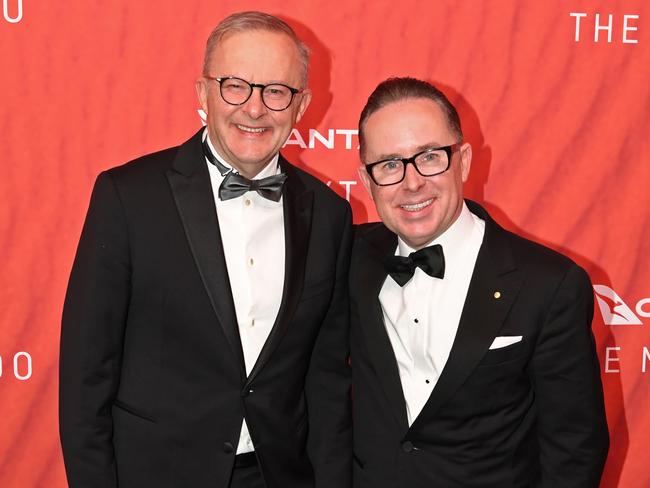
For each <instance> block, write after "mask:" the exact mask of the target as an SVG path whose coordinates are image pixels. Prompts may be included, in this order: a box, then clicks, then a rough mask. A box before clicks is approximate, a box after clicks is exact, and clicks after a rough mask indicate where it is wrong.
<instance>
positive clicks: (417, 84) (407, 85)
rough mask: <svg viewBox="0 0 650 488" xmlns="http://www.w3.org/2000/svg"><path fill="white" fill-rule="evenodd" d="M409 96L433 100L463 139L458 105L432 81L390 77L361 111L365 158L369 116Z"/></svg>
mask: <svg viewBox="0 0 650 488" xmlns="http://www.w3.org/2000/svg"><path fill="white" fill-rule="evenodd" d="M408 98H428V99H430V100H433V101H434V102H436V103H437V104H438V106H440V108H441V109H442V111H443V113H444V114H445V117H446V119H447V124H448V125H449V129H451V131H452V132H453V133H454V135H456V136H458V138H459V139H460V140H462V139H463V131H462V130H461V127H460V117H459V116H458V112H457V111H456V107H454V106H453V105H452V103H451V102H450V101H449V99H448V98H447V97H446V96H445V94H444V93H442V92H441V91H440V90H438V89H437V88H436V87H435V86H433V85H432V84H431V83H429V82H426V81H422V80H418V79H416V78H409V77H404V78H388V79H387V80H384V81H382V82H381V83H379V85H377V88H375V90H374V91H373V92H372V93H371V94H370V96H369V97H368V101H367V102H366V105H365V107H363V110H362V111H361V116H360V117H359V151H360V154H361V158H362V159H363V157H364V154H365V142H366V141H365V136H364V134H363V128H364V126H365V123H366V121H367V120H368V117H370V116H371V115H372V114H373V113H375V112H376V111H377V110H379V109H380V108H382V107H385V106H386V105H388V104H390V103H393V102H399V101H401V100H406V99H408Z"/></svg>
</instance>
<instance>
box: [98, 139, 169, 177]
mask: <svg viewBox="0 0 650 488" xmlns="http://www.w3.org/2000/svg"><path fill="white" fill-rule="evenodd" d="M179 147H180V146H175V147H170V148H167V149H163V150H161V151H156V152H154V153H150V154H145V155H144V156H140V157H138V158H136V159H133V160H131V161H129V162H127V163H124V164H121V165H119V166H115V167H113V168H111V169H109V170H107V171H106V172H107V173H109V174H110V175H111V176H113V177H116V178H120V179H121V178H132V177H135V178H137V177H138V175H142V176H150V175H152V174H153V173H164V172H165V171H167V170H168V169H169V168H170V167H171V164H172V162H173V161H174V158H175V157H176V154H177V152H178V148H179Z"/></svg>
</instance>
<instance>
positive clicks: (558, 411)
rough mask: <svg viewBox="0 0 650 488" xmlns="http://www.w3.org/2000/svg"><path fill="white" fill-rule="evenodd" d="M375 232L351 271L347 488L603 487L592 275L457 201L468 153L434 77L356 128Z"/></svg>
mask: <svg viewBox="0 0 650 488" xmlns="http://www.w3.org/2000/svg"><path fill="white" fill-rule="evenodd" d="M359 137H360V150H361V159H362V161H363V163H364V165H363V166H362V167H361V169H360V171H359V173H360V176H361V179H362V181H363V183H364V186H365V187H366V189H367V190H368V191H369V193H370V196H371V198H372V200H373V201H374V203H375V205H376V207H377V211H378V214H379V216H380V217H381V219H382V221H383V223H374V224H366V225H364V226H361V227H360V228H359V229H358V233H357V236H356V238H355V243H354V247H353V251H352V261H351V266H350V293H351V303H350V306H351V358H352V377H353V385H354V405H353V426H354V434H353V437H354V460H355V463H354V464H355V466H354V469H353V472H354V476H353V479H354V486H355V487H356V488H403V487H410V488H418V487H422V488H425V487H426V488H431V487H444V488H453V487H459V488H460V487H462V488H468V487H481V488H490V487H493V488H506V487H513V488H514V487H552V488H559V487H562V488H568V487H592V488H595V487H597V486H598V482H599V479H600V476H601V472H602V469H603V464H604V461H605V457H606V453H607V449H608V433H607V425H606V420H605V411H604V405H603V391H602V385H601V381H600V376H599V367H598V359H597V357H596V352H595V348H594V339H593V336H592V333H591V319H592V315H593V295H592V290H591V285H590V282H589V277H588V276H587V274H586V273H585V271H584V270H583V269H582V268H580V267H579V266H577V265H576V264H575V263H573V262H572V261H571V260H570V259H568V258H566V257H565V256H562V255H560V254H558V253H556V252H554V251H552V250H550V249H548V248H546V247H543V246H540V245H538V244H535V243H533V242H531V241H528V240H525V239H523V238H521V237H518V236H516V235H514V234H512V233H510V232H507V231H506V230H504V229H503V228H501V227H499V225H498V224H497V223H496V222H494V220H492V219H491V218H490V216H489V215H488V214H487V212H486V211H485V210H484V209H483V208H481V207H480V206H479V205H477V204H476V203H473V202H471V201H469V200H463V196H462V185H463V182H464V181H465V180H466V179H467V176H468V174H469V169H470V163H471V158H472V150H471V147H470V145H469V144H468V143H466V142H463V138H462V132H461V127H460V121H459V118H458V114H457V113H456V110H455V108H454V107H453V106H452V105H451V104H450V103H449V101H448V100H447V99H446V98H445V96H444V95H443V94H442V93H441V92H440V91H438V90H437V89H436V88H435V87H433V86H432V85H430V84H429V83H426V82H423V81H419V80H415V79H412V78H393V79H389V80H387V81H385V82H383V83H381V84H380V85H379V86H378V87H377V88H376V90H375V91H374V92H373V94H372V95H371V96H370V98H369V99H368V102H367V104H366V107H365V108H364V110H363V112H362V114H361V119H360V122H359Z"/></svg>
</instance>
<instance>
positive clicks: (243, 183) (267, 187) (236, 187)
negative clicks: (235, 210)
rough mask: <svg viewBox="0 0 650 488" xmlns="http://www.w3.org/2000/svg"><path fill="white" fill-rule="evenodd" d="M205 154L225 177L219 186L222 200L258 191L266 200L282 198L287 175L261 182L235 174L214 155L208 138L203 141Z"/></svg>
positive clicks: (270, 177)
mask: <svg viewBox="0 0 650 488" xmlns="http://www.w3.org/2000/svg"><path fill="white" fill-rule="evenodd" d="M203 154H204V155H205V157H206V158H208V161H210V162H211V163H212V164H214V165H215V166H216V167H217V170H218V171H219V173H221V176H224V179H223V181H222V182H221V185H220V186H219V198H220V199H221V200H230V199H231V198H237V197H238V196H240V195H243V194H244V193H246V192H248V191H256V192H257V193H259V194H260V195H261V196H263V197H264V198H267V199H268V200H273V201H274V202H277V201H279V200H280V197H281V196H282V188H283V187H284V182H285V181H286V179H287V175H286V174H285V173H280V174H279V175H273V176H268V177H266V178H262V179H260V180H249V179H248V178H246V177H245V176H242V175H240V174H239V173H235V172H233V170H232V169H229V168H227V167H226V166H224V165H223V164H222V163H221V162H220V161H219V160H218V159H217V158H216V157H215V155H214V154H212V151H211V150H210V147H209V146H208V138H207V137H206V138H205V140H204V141H203Z"/></svg>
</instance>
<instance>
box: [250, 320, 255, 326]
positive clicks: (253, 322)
mask: <svg viewBox="0 0 650 488" xmlns="http://www.w3.org/2000/svg"><path fill="white" fill-rule="evenodd" d="M251 327H255V319H253V320H251Z"/></svg>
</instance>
